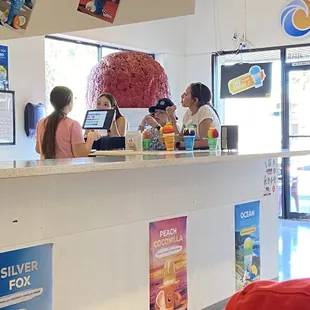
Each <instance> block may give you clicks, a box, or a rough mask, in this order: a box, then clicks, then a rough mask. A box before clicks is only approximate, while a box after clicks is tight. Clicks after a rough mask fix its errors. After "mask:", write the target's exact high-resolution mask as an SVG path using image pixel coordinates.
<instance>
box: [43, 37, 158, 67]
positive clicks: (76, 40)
mask: <svg viewBox="0 0 310 310" xmlns="http://www.w3.org/2000/svg"><path fill="white" fill-rule="evenodd" d="M44 38H45V39H49V40H57V41H63V42H70V43H75V44H80V45H89V46H95V47H97V55H98V62H99V61H100V60H101V59H102V48H105V49H111V50H114V51H115V50H118V51H122V52H142V51H139V50H135V49H128V48H122V47H118V46H111V45H105V44H101V43H93V42H88V41H85V40H83V39H82V40H79V39H70V38H64V37H60V36H53V35H46V36H45V37H44ZM143 53H145V54H147V55H149V56H151V57H152V58H153V59H155V54H154V53H146V52H143Z"/></svg>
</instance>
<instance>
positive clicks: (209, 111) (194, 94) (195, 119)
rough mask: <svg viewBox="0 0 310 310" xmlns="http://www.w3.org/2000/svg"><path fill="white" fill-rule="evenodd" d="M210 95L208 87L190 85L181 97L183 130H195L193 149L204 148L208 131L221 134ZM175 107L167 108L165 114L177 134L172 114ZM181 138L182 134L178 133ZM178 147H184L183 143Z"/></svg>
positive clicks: (218, 120) (196, 84) (206, 144)
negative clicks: (215, 130)
mask: <svg viewBox="0 0 310 310" xmlns="http://www.w3.org/2000/svg"><path fill="white" fill-rule="evenodd" d="M211 99H212V95H211V91H210V89H209V87H207V86H206V85H204V84H202V83H192V84H190V85H189V86H188V87H187V88H186V90H185V92H184V93H183V94H182V96H181V100H182V106H183V107H184V108H187V110H186V112H185V114H184V117H183V129H184V127H185V126H188V125H193V126H194V127H195V128H196V134H197V138H198V139H197V140H196V141H195V148H196V149H199V148H206V147H207V146H208V141H207V140H206V138H207V136H208V130H209V128H210V127H214V128H216V129H217V131H218V132H219V133H220V132H221V123H220V118H219V115H218V113H217V112H216V110H215V109H214V107H213V106H212V103H211ZM175 109H176V107H175V106H174V107H169V108H167V113H168V115H169V116H170V118H172V124H173V125H174V127H175V131H176V133H179V132H178V129H177V126H175V124H176V121H175V117H173V114H174V112H175ZM180 135H181V136H182V132H181V133H180ZM180 147H184V142H181V143H180Z"/></svg>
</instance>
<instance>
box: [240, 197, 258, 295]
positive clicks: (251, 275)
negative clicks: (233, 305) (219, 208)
mask: <svg viewBox="0 0 310 310" xmlns="http://www.w3.org/2000/svg"><path fill="white" fill-rule="evenodd" d="M259 219H260V201H253V202H247V203H243V204H239V205H236V206H235V259H236V261H235V262H236V266H235V269H236V290H237V291H239V290H241V289H243V288H244V287H245V286H246V285H247V284H249V283H251V282H254V281H257V280H259V279H260V232H259V221H260V220H259Z"/></svg>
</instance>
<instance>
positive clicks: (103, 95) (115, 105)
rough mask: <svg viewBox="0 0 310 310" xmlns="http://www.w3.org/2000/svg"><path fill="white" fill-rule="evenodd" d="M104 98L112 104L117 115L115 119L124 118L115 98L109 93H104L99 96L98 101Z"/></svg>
mask: <svg viewBox="0 0 310 310" xmlns="http://www.w3.org/2000/svg"><path fill="white" fill-rule="evenodd" d="M102 97H106V98H107V99H108V100H109V101H110V103H111V106H112V109H114V110H115V114H116V117H115V119H119V118H120V117H123V115H122V114H121V112H120V110H119V106H118V104H117V102H116V100H115V98H114V96H113V95H111V94H109V93H103V94H101V95H100V96H99V98H98V100H99V99H100V98H102Z"/></svg>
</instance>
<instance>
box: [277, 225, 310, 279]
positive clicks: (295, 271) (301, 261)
mask: <svg viewBox="0 0 310 310" xmlns="http://www.w3.org/2000/svg"><path fill="white" fill-rule="evenodd" d="M309 243H310V222H302V221H288V220H280V221H279V280H280V281H283V280H288V279H296V278H306V277H310V263H309V262H310V247H309Z"/></svg>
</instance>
